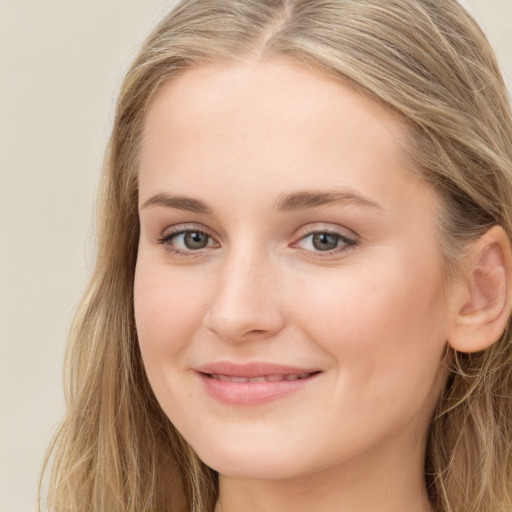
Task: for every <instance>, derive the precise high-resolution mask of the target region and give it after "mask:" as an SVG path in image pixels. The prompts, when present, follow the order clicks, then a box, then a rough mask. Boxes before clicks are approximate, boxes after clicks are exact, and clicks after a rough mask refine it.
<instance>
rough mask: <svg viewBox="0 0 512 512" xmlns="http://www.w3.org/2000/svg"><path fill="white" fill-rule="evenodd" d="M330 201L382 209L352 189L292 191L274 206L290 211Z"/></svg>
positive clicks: (329, 202)
mask: <svg viewBox="0 0 512 512" xmlns="http://www.w3.org/2000/svg"><path fill="white" fill-rule="evenodd" d="M332 203H348V204H355V205H358V206H365V207H371V208H377V209H378V210H383V208H382V206H381V205H380V204H379V203H377V202H375V201H372V200H371V199H369V198H367V197H364V196H362V195H361V194H358V193H357V192H355V191H352V190H345V191H338V190H332V191H326V192H323V191H319V192H314V191H312V192H310V191H304V192H294V193H292V194H287V195H285V196H282V197H280V198H279V199H278V201H277V203H276V208H277V209H278V210H280V211H285V212H290V211H297V210H307V209H309V208H316V207H317V206H323V205H327V204H332Z"/></svg>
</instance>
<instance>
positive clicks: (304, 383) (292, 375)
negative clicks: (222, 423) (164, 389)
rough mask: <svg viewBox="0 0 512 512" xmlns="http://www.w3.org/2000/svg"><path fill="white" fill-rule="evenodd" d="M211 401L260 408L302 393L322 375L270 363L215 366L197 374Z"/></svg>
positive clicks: (317, 372)
mask: <svg viewBox="0 0 512 512" xmlns="http://www.w3.org/2000/svg"><path fill="white" fill-rule="evenodd" d="M196 371H197V373H198V375H199V376H200V377H201V380H202V381H203V384H204V387H205V390H206V392H207V394H208V395H209V396H210V397H213V398H214V399H216V400H217V401H219V402H222V403H224V404H229V405H244V406H249V405H261V404H265V403H268V402H271V401H273V400H276V399H278V398H284V397H285V396H287V395H290V394H293V393H296V392H299V391H300V390H301V389H304V388H305V387H308V386H309V385H310V383H312V382H313V381H314V380H317V379H316V377H318V376H319V375H320V374H321V373H322V371H321V370H317V369H307V368H297V367H291V366H282V365H276V364H271V363H249V364H244V365H238V364H233V363H227V362H219V363H212V364H209V365H205V366H203V367H201V368H199V369H197V370H196Z"/></svg>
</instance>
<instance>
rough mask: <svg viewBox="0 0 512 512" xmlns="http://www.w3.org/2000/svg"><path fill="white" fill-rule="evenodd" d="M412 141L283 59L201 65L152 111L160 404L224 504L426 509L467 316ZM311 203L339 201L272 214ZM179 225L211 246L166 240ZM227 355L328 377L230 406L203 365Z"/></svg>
mask: <svg viewBox="0 0 512 512" xmlns="http://www.w3.org/2000/svg"><path fill="white" fill-rule="evenodd" d="M403 135H404V128H403V126H402V125H401V124H400V122H399V120H397V119H396V118H395V117H394V116H393V115H392V114H390V113H389V112H387V111H386V110H384V109H382V108H381V107H380V106H379V105H377V104H375V103H373V102H372V101H370V100H368V99H366V98H363V97H362V96H360V95H359V94H357V93H356V92H354V91H352V90H350V89H348V88H346V87H344V86H343V85H341V84H340V83H339V82H337V81H335V80H333V79H331V78H327V77H324V76H321V75H318V74H315V73H312V72H311V71H310V70H307V69H305V68H303V67H301V66H299V65H298V64H295V63H293V62H290V61H287V60H284V59H281V58H273V59H269V60H263V61H262V60H259V61H255V62H253V61H250V62H245V63H240V62H237V63H236V64H235V63H230V62H226V63H216V64H208V65H203V66H199V67H196V68H193V69H191V70H188V71H186V72H185V73H184V74H182V75H181V76H179V77H178V78H175V79H173V80H172V81H170V82H168V83H167V84H165V86H164V87H163V88H162V89H161V90H160V91H159V93H158V94H157V96H156V98H155V99H154V101H153V103H152V105H151V108H150V109H149V112H148V114H147V118H146V123H145V130H144V138H143V143H142V148H141V164H140V206H139V209H140V220H141V236H140V244H139V252H138V260H137V267H136V276H135V315H136V323H137V330H138V335H139V339H140V348H141V352H142V357H143V361H144V365H145V368H146V371H147V374H148V377H149V380H150V383H151V386H152V388H153V390H154V392H155V395H156V397H157V399H158V400H159V402H160V404H161V406H162V408H163V410H164V411H165V412H166V414H167V415H168V416H169V418H170V419H171V420H172V422H173V423H174V424H175V426H176V427H177V428H178V430H179V431H180V432H181V434H182V435H183V436H184V437H185V439H186V440H187V441H188V442H189V443H190V444H191V445H192V447H193V448H194V450H195V451H196V452H197V453H198V455H199V457H200V458H201V459H202V460H203V461H204V462H205V463H206V464H208V465H209V466H211V467H212V468H214V469H215V470H217V471H218V472H219V474H220V504H221V506H222V511H223V512H232V511H235V510H237V511H240V510H243V511H266V512H271V511H281V512H283V511H295V512H296V511H316V512H318V511H319V510H321V511H323V512H329V511H337V512H340V511H341V512H345V511H350V512H356V511H361V512H362V511H365V512H368V511H379V512H385V511H389V512H391V511H393V512H397V511H398V512H400V511H404V512H406V511H407V512H420V511H421V512H424V511H431V510H432V508H431V506H430V505H429V502H428V499H427V494H426V489H425V484H424V480H423V460H424V449H425V439H426V431H427V428H428V424H429V419H430V415H431V413H432V410H433V406H434V402H435V400H436V397H437V395H438V393H439V389H440V385H441V384H442V381H443V363H442V360H443V355H444V353H445V349H446V340H447V337H448V333H449V329H450V326H451V324H452V315H453V311H454V305H453V304H452V303H451V302H450V301H451V296H450V294H448V295H447V294H446V293H443V291H446V290H445V289H444V286H443V285H444V282H443V272H442V268H443V267H442V258H441V254H440V251H439V237H438V232H437V229H436V224H435V215H434V208H435V206H436V197H435V195H434V194H433V193H432V192H431V191H429V190H428V189H427V188H426V186H425V185H424V184H423V183H421V182H420V181H418V179H417V178H416V177H414V176H413V173H412V172H411V171H410V169H409V168H408V163H407V161H406V159H405V156H404V154H403V148H402V146H401V144H400V142H399V141H400V139H401V138H402V137H403ZM304 191H307V192H314V193H317V192H325V191H329V192H332V191H338V192H342V193H343V194H344V196H343V197H342V198H341V199H340V200H337V201H334V202H329V203H327V204H321V205H317V206H314V207H311V206H310V207H308V208H302V209H289V210H285V211H280V210H279V209H278V208H276V204H278V203H279V201H280V200H282V198H283V196H285V195H289V194H294V193H297V192H304ZM347 191H348V192H350V194H347ZM161 194H167V195H172V196H179V197H187V198H191V199H194V200H196V201H201V202H202V203H204V205H206V206H207V208H208V210H209V213H206V212H204V211H203V212H200V211H189V210H187V209H186V208H190V204H192V203H190V202H189V203H184V202H183V201H181V202H179V203H178V202H176V201H175V202H174V203H172V202H171V201H167V204H166V205H164V204H161V203H162V201H158V200H157V199H154V198H155V197H156V196H159V195H160V196H159V197H160V198H161V197H162V196H161ZM152 198H153V199H152ZM150 203H151V204H150ZM173 205H174V206H173ZM187 205H188V206H187ZM196 206H197V205H196ZM281 206H282V205H281ZM185 229H188V230H189V231H190V230H192V231H193V230H198V231H203V232H204V233H206V234H207V235H208V237H207V238H206V240H207V245H206V246H205V247H203V248H200V249H192V248H190V247H187V246H186V244H185V240H184V237H183V236H180V235H175V236H172V235H170V233H171V232H172V230H175V231H178V232H179V231H180V230H181V231H183V230H185ZM322 231H323V232H325V231H328V232H331V233H339V235H341V236H342V237H345V238H339V239H338V245H337V247H336V249H335V251H334V252H332V251H331V252H326V251H320V250H318V248H316V247H315V246H314V244H313V241H312V236H311V235H310V233H311V232H316V233H321V232H322ZM166 237H167V238H166ZM164 239H165V240H164ZM345 239H350V240H351V242H350V243H347V242H344V240H345ZM352 242H354V243H352ZM220 360H222V361H231V362H235V363H239V364H242V363H247V362H251V361H264V362H272V363H278V364H286V365H295V366H300V367H307V368H312V367H314V368H316V369H319V370H320V372H321V373H320V374H319V375H317V377H316V378H315V379H313V380H312V381H311V382H309V383H307V384H306V385H305V386H303V387H301V388H300V389H299V390H298V391H297V392H294V393H291V394H289V395H286V396H283V397H281V398H278V399H276V400H272V401H270V402H268V403H264V404H258V405H249V406H247V405H245V406H244V405H232V404H226V403H222V402H219V401H218V400H216V399H214V398H212V396H211V395H209V394H208V393H207V392H206V391H205V386H204V382H203V380H202V379H201V378H200V377H199V375H198V373H197V371H195V370H196V369H197V368H198V367H199V366H200V365H204V364H207V363H210V362H214V361H220Z"/></svg>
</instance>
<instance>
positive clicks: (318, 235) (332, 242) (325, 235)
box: [293, 231, 357, 254]
mask: <svg viewBox="0 0 512 512" xmlns="http://www.w3.org/2000/svg"><path fill="white" fill-rule="evenodd" d="M356 243H357V242H356V240H354V239H352V238H348V237H347V236H345V235H342V234H341V233H337V232H335V231H313V232H311V233H309V234H307V235H306V236H303V237H302V238H301V239H300V240H299V241H298V242H296V243H295V244H293V246H294V247H298V248H300V249H304V250H306V251H312V252H320V253H327V254H329V253H333V252H334V253H336V252H341V251H344V250H347V249H349V248H350V247H353V246H355V245H356Z"/></svg>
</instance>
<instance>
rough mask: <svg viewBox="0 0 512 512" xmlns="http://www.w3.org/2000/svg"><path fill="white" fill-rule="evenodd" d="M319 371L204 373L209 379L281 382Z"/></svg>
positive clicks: (307, 376)
mask: <svg viewBox="0 0 512 512" xmlns="http://www.w3.org/2000/svg"><path fill="white" fill-rule="evenodd" d="M317 373H320V372H318V371H315V372H304V373H288V374H284V375H283V374H281V375H280V374H273V375H262V376H261V377H236V376H233V375H223V374H221V373H206V374H205V375H206V377H209V378H210V379H216V380H222V381H224V382H238V383H243V382H283V381H288V382H290V381H294V380H301V379H307V378H309V377H311V376H313V375H314V374H317Z"/></svg>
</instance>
